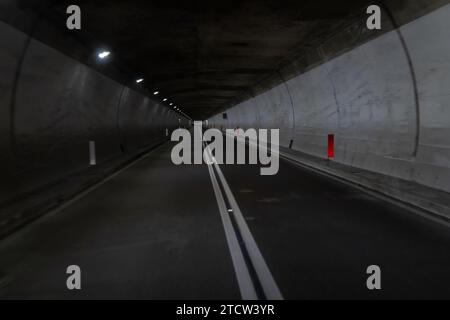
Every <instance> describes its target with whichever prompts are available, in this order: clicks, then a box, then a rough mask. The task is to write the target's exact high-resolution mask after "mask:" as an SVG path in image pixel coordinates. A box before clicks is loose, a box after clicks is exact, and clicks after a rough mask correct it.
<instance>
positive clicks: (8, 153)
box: [0, 22, 185, 204]
mask: <svg viewBox="0 0 450 320" xmlns="http://www.w3.org/2000/svg"><path fill="white" fill-rule="evenodd" d="M0 106H1V108H0V130H1V134H0V163H1V164H2V168H3V169H4V170H2V171H3V174H2V180H3V181H2V183H1V184H0V186H2V187H1V190H0V204H2V203H4V202H7V201H8V200H11V199H14V198H17V197H18V196H20V195H21V194H24V193H27V192H32V191H33V190H36V189H38V188H40V187H42V186H45V185H46V184H48V183H51V182H52V181H55V180H56V179H61V178H64V177H65V176H67V175H69V174H71V173H74V172H81V171H83V170H87V169H88V168H89V141H90V140H93V141H95V143H96V151H97V152H96V155H97V163H98V164H99V165H101V164H102V163H104V162H105V161H109V160H111V159H117V158H121V157H125V156H126V155H128V156H129V155H130V154H133V153H137V152H139V151H140V150H142V149H143V148H145V147H149V146H152V145H155V144H157V143H158V142H161V141H162V140H164V139H167V138H168V137H166V128H167V129H169V130H173V129H174V128H176V127H178V125H179V122H178V121H179V120H178V119H179V118H180V116H179V115H178V114H176V113H175V112H172V111H171V110H169V109H168V108H167V107H164V106H162V105H160V104H159V103H158V102H155V101H153V100H151V99H149V98H148V97H146V96H144V95H142V94H140V93H138V92H137V91H134V90H132V89H130V88H128V87H125V86H123V85H121V84H119V83H117V82H115V81H113V80H111V79H110V78H108V77H106V76H104V75H102V74H101V73H99V72H98V71H96V70H94V69H92V68H90V67H88V66H87V65H85V64H82V63H80V62H78V61H76V60H74V59H72V58H70V57H68V56H66V55H64V54H62V53H60V52H59V51H56V50H54V49H52V48H51V47H49V46H47V45H45V44H43V43H41V42H39V41H36V40H34V39H30V38H29V36H28V35H27V34H25V33H23V32H21V31H18V30H17V29H15V28H13V27H11V26H10V25H8V24H5V23H3V22H0ZM184 120H185V119H183V122H184ZM183 124H184V123H183ZM89 170H91V171H92V170H95V169H93V168H92V167H91V168H89Z"/></svg>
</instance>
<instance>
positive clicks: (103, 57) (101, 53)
mask: <svg viewBox="0 0 450 320" xmlns="http://www.w3.org/2000/svg"><path fill="white" fill-rule="evenodd" d="M110 54H111V52H109V51H102V52H100V53H99V54H98V57H99V58H100V59H105V58H106V57H107V56H109V55H110Z"/></svg>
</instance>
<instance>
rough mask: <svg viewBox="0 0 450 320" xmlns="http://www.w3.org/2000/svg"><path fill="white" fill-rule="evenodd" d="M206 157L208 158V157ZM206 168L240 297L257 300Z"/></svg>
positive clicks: (210, 168) (214, 181)
mask: <svg viewBox="0 0 450 320" xmlns="http://www.w3.org/2000/svg"><path fill="white" fill-rule="evenodd" d="M207 156H208V157H209V155H207ZM207 167H208V171H209V176H210V177H211V182H212V185H213V189H214V194H215V195H216V200H217V205H218V206H219V212H220V217H221V219H222V224H223V228H224V230H225V237H226V239H227V243H228V249H229V250H230V255H231V260H232V262H233V267H234V271H235V273H236V278H237V282H238V286H239V291H240V293H241V297H242V299H244V300H257V299H258V295H257V294H256V290H255V287H254V285H253V281H252V278H251V276H250V272H249V270H248V267H247V264H246V263H245V259H244V255H243V253H242V251H241V248H240V246H239V242H238V239H237V236H236V232H235V230H234V228H233V224H232V222H231V219H230V216H229V214H228V212H227V207H226V204H225V199H224V198H223V195H222V192H221V191H220V187H219V183H218V182H217V179H216V176H215V174H214V169H213V166H212V165H211V164H208V165H207Z"/></svg>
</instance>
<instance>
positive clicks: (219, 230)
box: [0, 144, 450, 299]
mask: <svg viewBox="0 0 450 320" xmlns="http://www.w3.org/2000/svg"><path fill="white" fill-rule="evenodd" d="M172 146H173V144H166V145H164V146H162V147H161V148H160V149H157V150H154V151H153V152H151V153H150V154H149V155H148V156H147V157H146V158H144V159H143V160H141V161H140V162H138V163H137V164H135V165H133V166H132V167H130V168H128V169H127V170H125V171H123V172H121V173H120V174H119V175H117V176H115V177H114V178H113V179H112V180H110V181H108V182H106V183H105V184H103V185H102V186H100V187H99V188H98V189H96V190H95V191H93V192H91V193H89V194H88V195H86V196H85V197H84V198H82V199H80V200H78V201H77V202H75V203H73V204H71V205H70V206H68V207H66V208H64V209H63V210H61V211H58V212H56V213H53V214H50V215H47V216H44V217H42V218H41V219H39V220H37V221H36V222H34V223H33V224H31V225H29V226H27V227H26V228H24V229H22V230H20V231H18V232H17V233H15V234H14V235H12V236H10V237H8V238H6V239H4V240H3V241H1V242H0V256H1V257H2V259H1V262H0V274H1V275H2V276H1V278H0V297H1V298H68V299H72V298H73V299H77V298H138V299H150V298H153V299H162V298H167V299H194V298H195V299H197V298H198V299H239V298H240V295H239V290H238V286H237V281H236V274H235V273H234V269H233V265H232V260H231V256H230V253H229V249H228V247H227V242H226V237H225V232H224V227H223V226H222V222H221V219H220V212H219V208H218V205H217V202H216V200H215V197H214V193H213V186H212V183H211V181H210V177H209V175H208V169H207V168H206V165H180V166H175V165H173V164H172V162H171V160H170V152H171V147H172ZM221 169H222V171H223V174H224V177H225V179H226V180H227V182H228V184H229V186H230V188H231V192H232V193H233V195H234V197H235V198H236V201H237V203H238V205H239V207H240V210H241V211H242V214H243V215H244V217H245V220H246V222H247V224H248V226H249V229H250V232H251V233H252V235H253V237H254V238H255V241H256V245H257V246H258V248H259V250H260V251H261V254H262V256H263V258H264V259H265V261H266V263H267V266H268V268H269V270H270V271H271V273H272V275H273V277H274V280H275V282H276V283H277V285H278V287H279V289H280V291H281V293H282V295H283V297H284V298H285V299H301V298H306V299H312V298H325V299H328V298H335V299H341V298H342V299H345V298H357V299H392V298H404V299H407V298H410V299H414V298H426V299H432V298H450V287H449V286H448V283H450V274H449V272H448V270H449V267H450V252H449V250H448V247H449V245H450V235H449V232H448V227H444V226H442V225H440V224H437V223H434V222H430V221H428V220H426V219H423V218H421V217H418V216H416V215H414V214H411V213H410V212H407V211H405V210H403V209H399V208H396V207H394V206H391V205H388V204H386V203H384V202H382V201H379V200H377V199H375V198H372V197H371V196H368V195H367V194H365V193H362V192H360V191H358V190H356V189H353V188H352V187H349V186H347V185H343V184H340V183H337V182H335V181H333V180H330V179H328V178H324V177H322V176H318V175H316V174H314V173H311V172H310V171H308V170H304V169H301V168H299V167H297V166H295V165H292V164H290V163H288V162H285V161H284V160H281V162H280V171H279V174H278V175H275V176H261V175H260V174H259V166H258V165H222V166H221ZM230 215H231V214H230ZM72 264H76V265H79V266H80V268H81V271H82V273H81V276H82V278H81V279H82V283H81V286H82V289H81V290H80V291H70V290H67V289H66V279H67V277H68V275H67V274H66V268H67V266H69V265H72ZM369 265H378V266H380V268H381V287H382V290H375V291H371V290H368V289H367V287H366V280H367V278H368V275H367V273H366V269H367V267H368V266H369Z"/></svg>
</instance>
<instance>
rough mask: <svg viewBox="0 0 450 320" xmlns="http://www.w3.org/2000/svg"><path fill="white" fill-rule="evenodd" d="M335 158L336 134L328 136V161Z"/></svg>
mask: <svg viewBox="0 0 450 320" xmlns="http://www.w3.org/2000/svg"><path fill="white" fill-rule="evenodd" d="M333 157H334V134H329V135H328V159H332V158H333Z"/></svg>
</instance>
